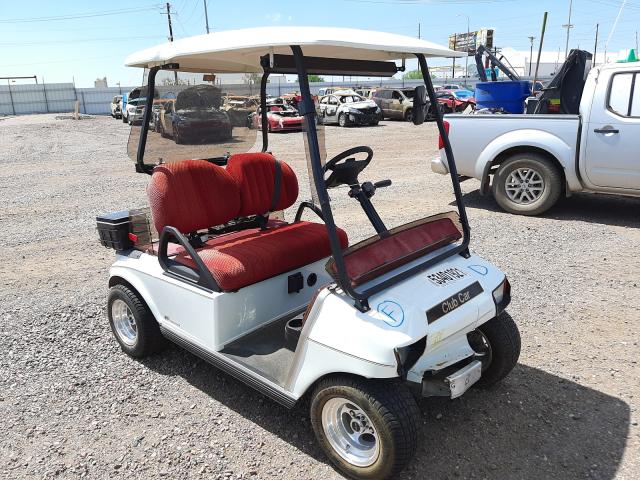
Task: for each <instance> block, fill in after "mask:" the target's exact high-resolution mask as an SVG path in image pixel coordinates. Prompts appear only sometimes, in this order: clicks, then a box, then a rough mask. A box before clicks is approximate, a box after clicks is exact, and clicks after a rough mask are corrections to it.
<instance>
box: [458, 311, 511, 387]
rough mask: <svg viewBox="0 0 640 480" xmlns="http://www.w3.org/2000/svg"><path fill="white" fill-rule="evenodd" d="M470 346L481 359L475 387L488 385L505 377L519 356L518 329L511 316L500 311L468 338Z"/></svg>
mask: <svg viewBox="0 0 640 480" xmlns="http://www.w3.org/2000/svg"><path fill="white" fill-rule="evenodd" d="M467 338H468V339H469V344H470V345H471V348H473V350H475V352H476V353H477V357H478V359H479V360H480V361H481V362H482V376H481V377H480V380H478V382H477V383H476V385H477V386H478V387H481V388H482V387H484V388H486V387H490V386H492V385H494V384H495V383H497V382H499V381H500V380H502V379H503V378H505V377H506V376H507V375H509V373H510V372H511V370H513V367H515V366H516V364H517V363H518V358H519V357H520V332H519V330H518V326H517V325H516V322H514V321H513V319H512V318H511V315H509V314H508V313H507V312H502V313H501V314H500V315H498V316H497V317H494V318H492V319H491V320H489V321H488V322H486V323H483V324H482V325H480V327H478V329H477V330H475V331H473V332H471V333H470V334H469V335H468V337H467Z"/></svg>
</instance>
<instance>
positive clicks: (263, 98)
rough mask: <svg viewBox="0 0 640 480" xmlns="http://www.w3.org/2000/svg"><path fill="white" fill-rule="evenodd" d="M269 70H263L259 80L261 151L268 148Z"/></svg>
mask: <svg viewBox="0 0 640 480" xmlns="http://www.w3.org/2000/svg"><path fill="white" fill-rule="evenodd" d="M268 80H269V72H268V71H266V70H265V72H264V73H263V74H262V80H261V81H260V124H261V125H262V151H263V152H266V151H267V149H268V148H269V120H268V119H267V82H268Z"/></svg>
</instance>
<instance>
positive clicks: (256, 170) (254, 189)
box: [227, 153, 298, 216]
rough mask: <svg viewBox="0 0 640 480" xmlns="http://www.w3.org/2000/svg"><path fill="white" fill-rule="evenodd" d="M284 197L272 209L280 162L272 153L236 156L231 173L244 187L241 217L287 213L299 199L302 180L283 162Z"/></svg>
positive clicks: (230, 168) (281, 184)
mask: <svg viewBox="0 0 640 480" xmlns="http://www.w3.org/2000/svg"><path fill="white" fill-rule="evenodd" d="M280 169H281V174H282V176H281V182H280V197H279V199H278V201H277V202H276V205H275V208H271V207H272V202H273V199H274V191H275V184H276V181H275V180H276V159H275V158H274V157H273V155H271V154H268V153H240V154H237V155H232V156H231V157H230V158H229V162H228V164H227V172H229V173H230V174H231V176H232V177H233V178H235V179H236V181H237V182H238V185H240V197H241V204H242V205H241V207H240V213H239V215H241V216H248V215H263V214H265V213H268V212H269V211H276V210H284V209H285V208H289V207H290V206H291V205H293V204H294V203H295V201H296V199H297V198H298V179H297V178H296V174H295V173H294V171H293V170H292V169H291V167H290V166H289V165H287V164H286V163H284V162H282V161H281V162H280Z"/></svg>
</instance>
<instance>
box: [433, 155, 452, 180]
mask: <svg viewBox="0 0 640 480" xmlns="http://www.w3.org/2000/svg"><path fill="white" fill-rule="evenodd" d="M443 157H444V153H443V151H442V150H440V156H439V157H435V158H432V159H431V171H433V172H435V173H439V174H440V175H446V174H448V173H449V166H448V165H447V160H446V159H445V158H443Z"/></svg>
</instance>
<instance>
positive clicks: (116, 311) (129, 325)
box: [111, 299, 138, 346]
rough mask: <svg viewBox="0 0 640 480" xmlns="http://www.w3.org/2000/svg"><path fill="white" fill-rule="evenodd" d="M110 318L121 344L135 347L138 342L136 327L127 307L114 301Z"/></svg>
mask: <svg viewBox="0 0 640 480" xmlns="http://www.w3.org/2000/svg"><path fill="white" fill-rule="evenodd" d="M111 318H112V320H113V326H114V328H115V331H116V334H117V335H118V338H119V339H120V340H121V341H122V343H124V344H125V345H129V346H133V345H135V343H136V341H137V340H138V325H137V324H136V319H135V317H134V316H133V312H132V311H131V309H130V308H129V305H127V304H126V303H125V302H124V301H122V300H120V299H116V300H114V301H113V303H112V304H111Z"/></svg>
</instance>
